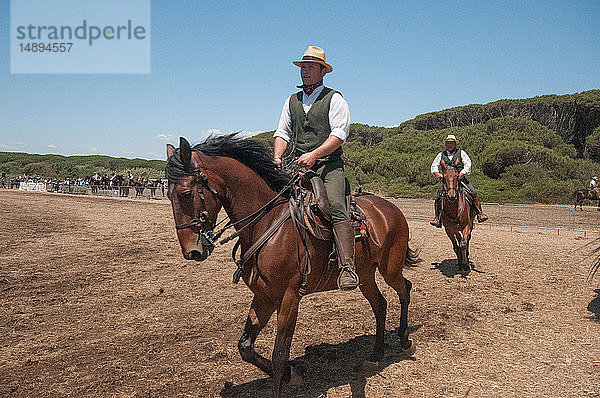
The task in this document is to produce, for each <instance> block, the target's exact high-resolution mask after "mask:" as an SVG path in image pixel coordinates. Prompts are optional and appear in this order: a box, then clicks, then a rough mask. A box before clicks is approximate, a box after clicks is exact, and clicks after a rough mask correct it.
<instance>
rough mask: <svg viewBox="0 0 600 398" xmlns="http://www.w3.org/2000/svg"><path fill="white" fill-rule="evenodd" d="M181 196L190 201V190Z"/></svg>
mask: <svg viewBox="0 0 600 398" xmlns="http://www.w3.org/2000/svg"><path fill="white" fill-rule="evenodd" d="M181 196H183V197H184V198H185V199H190V198H191V197H192V190H189V191H183V192H182V193H181Z"/></svg>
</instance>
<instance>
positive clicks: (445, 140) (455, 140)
mask: <svg viewBox="0 0 600 398" xmlns="http://www.w3.org/2000/svg"><path fill="white" fill-rule="evenodd" d="M448 141H454V142H456V143H457V144H458V140H457V139H456V137H455V136H454V134H448V137H446V138H445V139H444V143H446V142H448Z"/></svg>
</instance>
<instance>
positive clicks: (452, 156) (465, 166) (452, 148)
mask: <svg viewBox="0 0 600 398" xmlns="http://www.w3.org/2000/svg"><path fill="white" fill-rule="evenodd" d="M457 145H458V140H457V139H456V137H455V136H454V135H452V134H449V135H448V136H447V137H446V139H444V146H445V147H446V150H444V151H442V152H440V153H438V154H437V156H436V157H435V159H434V160H433V163H432V164H431V174H433V175H435V176H436V177H437V178H438V180H441V179H442V177H443V175H442V173H441V170H442V169H441V163H442V162H444V163H446V164H447V165H452V166H454V167H455V168H456V169H457V170H458V179H459V181H460V184H461V185H462V186H463V187H464V188H465V189H466V191H467V192H468V193H469V194H470V195H471V197H472V198H473V205H474V206H475V211H476V213H477V221H478V222H484V221H486V220H487V219H488V217H487V216H486V215H485V214H483V210H482V209H481V198H479V196H477V191H475V188H473V186H472V185H471V183H470V182H469V181H468V180H467V178H466V176H467V175H468V174H470V173H471V158H469V155H467V153H466V152H465V151H463V150H462V149H458V148H457V147H456V146H457ZM443 188H444V187H443V184H440V187H439V189H438V191H437V194H436V196H435V205H434V206H435V218H434V219H433V220H432V221H431V222H430V224H431V225H433V226H434V227H436V228H441V227H442V221H441V220H440V212H441V200H440V198H441V196H442V194H443V192H444V191H443Z"/></svg>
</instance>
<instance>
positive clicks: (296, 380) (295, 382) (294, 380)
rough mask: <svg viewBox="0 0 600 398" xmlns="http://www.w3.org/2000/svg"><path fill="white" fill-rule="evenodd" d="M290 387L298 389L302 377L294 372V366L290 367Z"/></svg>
mask: <svg viewBox="0 0 600 398" xmlns="http://www.w3.org/2000/svg"><path fill="white" fill-rule="evenodd" d="M288 384H289V385H290V386H292V387H300V386H301V385H302V375H301V374H300V373H298V372H297V371H296V368H295V367H294V366H290V382H289V383H288Z"/></svg>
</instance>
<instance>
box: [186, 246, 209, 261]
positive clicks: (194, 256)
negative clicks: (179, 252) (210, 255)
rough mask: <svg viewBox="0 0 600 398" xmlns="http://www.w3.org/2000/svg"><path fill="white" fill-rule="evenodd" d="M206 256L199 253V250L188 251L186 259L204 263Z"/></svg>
mask: <svg viewBox="0 0 600 398" xmlns="http://www.w3.org/2000/svg"><path fill="white" fill-rule="evenodd" d="M206 257H207V256H206V254H204V253H201V252H200V250H196V249H194V250H190V251H189V252H188V254H187V259H188V260H194V261H204V260H206Z"/></svg>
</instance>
